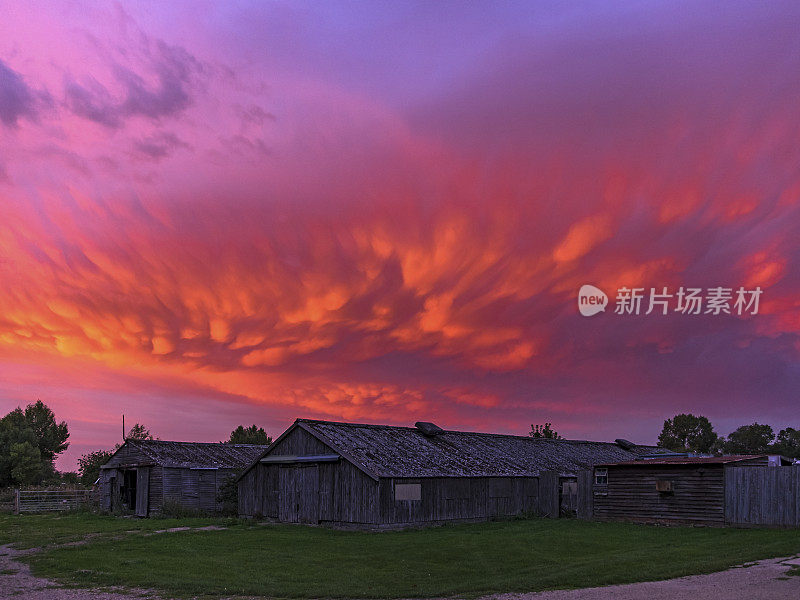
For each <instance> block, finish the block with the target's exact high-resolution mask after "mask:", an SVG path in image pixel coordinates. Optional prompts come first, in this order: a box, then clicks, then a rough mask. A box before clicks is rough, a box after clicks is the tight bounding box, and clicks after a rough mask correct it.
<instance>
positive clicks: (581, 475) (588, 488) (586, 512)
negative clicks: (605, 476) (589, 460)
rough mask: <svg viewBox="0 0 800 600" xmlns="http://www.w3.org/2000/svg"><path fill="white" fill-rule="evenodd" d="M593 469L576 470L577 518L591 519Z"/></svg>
mask: <svg viewBox="0 0 800 600" xmlns="http://www.w3.org/2000/svg"><path fill="white" fill-rule="evenodd" d="M593 487H594V471H593V470H592V469H586V470H583V471H578V518H579V519H591V518H592V516H593V502H594V490H593Z"/></svg>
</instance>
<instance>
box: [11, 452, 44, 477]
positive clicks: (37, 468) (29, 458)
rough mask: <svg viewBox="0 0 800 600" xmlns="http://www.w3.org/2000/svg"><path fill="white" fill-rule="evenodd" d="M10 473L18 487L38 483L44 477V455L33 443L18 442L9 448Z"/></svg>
mask: <svg viewBox="0 0 800 600" xmlns="http://www.w3.org/2000/svg"><path fill="white" fill-rule="evenodd" d="M9 466H10V470H9V473H10V475H11V479H12V481H13V482H14V483H16V484H17V485H31V484H34V483H38V482H39V481H40V480H41V477H42V468H43V463H42V453H41V451H40V450H39V448H37V447H36V446H35V445H33V444H32V443H31V442H18V443H16V444H11V447H10V448H9Z"/></svg>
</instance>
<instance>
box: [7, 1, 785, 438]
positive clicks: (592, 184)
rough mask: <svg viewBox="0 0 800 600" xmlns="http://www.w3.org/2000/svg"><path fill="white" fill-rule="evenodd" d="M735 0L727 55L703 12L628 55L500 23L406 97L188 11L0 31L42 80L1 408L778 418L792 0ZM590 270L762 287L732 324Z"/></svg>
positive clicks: (201, 419)
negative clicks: (738, 4)
mask: <svg viewBox="0 0 800 600" xmlns="http://www.w3.org/2000/svg"><path fill="white" fill-rule="evenodd" d="M745 13H746V11H744V12H741V13H737V14H738V15H739V16H738V17H736V15H734V16H733V17H731V16H726V17H725V18H726V19H730V20H731V23H729V25H730V26H731V27H732V28H733V30H734V32H736V31H738V32H739V33H741V35H738V36H737V35H733V34H731V35H732V38H731V39H733V38H736V45H735V46H734V45H733V42H732V41H731V40H729V39H727V38H726V37H724V36H723V37H720V38H715V39H717V43H718V44H721V46H720V48H723V49H725V48H730V52H721V51H720V48H717V49H716V50H715V51H714V52H712V50H714V48H713V47H709V46H708V44H712V46H713V42H709V41H707V39H706V38H708V37H709V36H708V35H707V33H708V27H709V26H713V23H714V22H715V21H714V19H716V18H717V17H715V16H714V15H706V17H705V18H706V19H707V22H706V25H705V27H700V26H699V25H698V24H697V23H695V24H694V25H693V27H690V28H688V29H686V30H685V31H684V30H681V29H680V28H679V27H678V26H677V25H676V28H675V30H672V29H671V28H670V27H667V28H666V29H664V30H663V31H654V32H651V33H652V36H650V37H647V38H646V39H645V38H643V39H641V40H638V41H637V42H636V45H637V46H636V47H637V48H639V50H637V52H631V50H630V48H629V47H628V46H626V45H625V43H623V42H621V41H620V40H621V39H622V38H621V37H620V36H618V35H617V32H615V28H616V27H617V24H616V22H613V23H612V22H608V23H606V22H605V21H603V20H600V21H597V20H594V21H593V23H594V26H596V27H597V31H596V35H594V36H590V37H588V38H587V37H586V35H585V33H586V29H585V27H586V25H585V23H583V21H581V19H580V18H578V19H577V21H574V22H572V21H569V20H567V21H564V22H563V23H566V25H563V27H565V29H564V30H563V31H558V32H556V33H555V34H552V35H555V38H554V39H551V40H550V41H548V42H547V43H545V42H543V41H542V40H543V39H544V38H542V37H540V36H529V35H519V36H509V37H508V38H507V39H504V40H500V42H498V43H496V44H492V45H491V48H492V50H490V51H487V52H486V55H485V56H484V60H483V61H482V62H480V63H469V64H468V65H467V64H466V63H465V64H464V65H462V66H461V67H459V69H460V71H459V72H461V73H462V75H463V77H460V78H459V81H458V82H452V83H451V85H449V86H445V88H441V89H439V88H437V90H436V93H433V92H431V93H429V94H427V95H426V100H425V102H423V103H419V104H417V105H414V106H407V107H398V106H396V105H395V104H393V103H392V102H388V101H386V99H385V98H383V97H382V96H381V94H380V93H377V92H369V91H365V89H364V88H363V87H359V86H357V85H351V82H352V79H351V78H349V77H348V76H347V73H346V72H345V71H346V68H347V65H349V64H351V63H352V60H353V59H352V57H350V58H348V57H347V56H344V55H342V56H338V55H337V56H332V57H331V60H332V61H334V62H335V61H337V60H338V61H339V62H338V63H336V64H337V69H334V71H335V72H336V73H338V74H339V75H338V77H339V79H337V78H335V77H330V76H325V77H323V76H321V75H315V76H311V75H309V74H308V73H307V72H305V71H304V70H303V69H300V68H299V67H298V68H297V69H295V70H291V69H288V70H287V68H286V65H285V64H283V63H281V64H279V65H278V66H275V65H272V64H271V63H269V61H268V59H264V60H265V61H267V62H265V63H264V64H258V65H256V67H253V66H252V65H250V66H248V64H249V63H247V62H246V61H244V60H242V61H241V62H238V63H237V62H236V60H235V58H236V53H237V52H239V51H240V50H237V49H236V48H237V46H236V44H234V43H230V44H228V46H226V47H227V48H229V50H227V52H229V54H227V55H226V57H225V61H227V62H225V61H223V60H222V59H220V58H219V57H217V56H215V55H214V53H213V52H210V51H209V48H212V49H214V48H216V46H217V45H218V42H219V40H218V39H217V38H215V37H214V36H215V35H216V34H215V33H214V32H213V31H211V30H207V29H204V28H203V27H200V26H198V27H199V28H198V29H193V26H191V27H190V26H189V25H187V27H186V29H185V31H188V32H191V35H189V34H186V35H188V37H184V38H183V39H182V40H181V41H175V40H170V41H169V42H167V41H165V40H164V39H162V38H161V37H160V36H163V35H164V34H163V33H162V34H156V33H154V32H152V31H144V30H143V29H142V28H141V27H140V26H138V25H137V21H136V19H134V18H133V17H130V16H128V15H126V14H122V16H120V15H119V14H117V13H110V14H109V13H105V12H103V11H100V12H98V13H97V14H91V15H89V16H86V17H80V18H78V17H74V16H73V17H71V18H72V19H73V21H70V23H71V25H72V29H71V32H72V33H70V34H69V35H67V34H65V33H64V30H63V29H62V27H61V25H60V24H58V23H51V22H49V21H47V19H43V21H42V25H41V27H43V28H49V29H47V32H48V34H49V39H51V40H52V45H53V47H55V48H62V47H63V48H65V49H67V48H68V49H69V51H68V52H67V50H64V51H63V52H62V53H60V54H58V53H55V52H49V51H47V50H46V49H45V50H42V49H41V48H33V47H32V49H31V50H30V53H29V54H27V55H23V53H21V52H16V53H14V52H12V51H10V50H9V49H8V48H2V47H0V51H2V52H6V54H7V55H8V56H11V57H12V58H9V60H8V62H7V63H4V64H8V65H10V66H8V67H3V66H2V65H0V68H7V69H9V72H10V73H12V74H13V76H14V78H15V79H13V81H15V82H18V83H19V84H22V85H25V86H26V87H25V88H24V89H26V90H28V93H29V94H33V95H32V96H31V97H35V94H34V92H31V91H30V90H32V89H37V90H44V92H43V93H46V94H48V95H49V96H50V97H52V98H54V99H56V100H54V101H53V102H52V103H51V104H50V105H49V107H48V110H46V111H41V112H40V113H38V114H37V119H36V120H35V121H33V120H31V119H29V118H26V117H28V116H30V115H27V114H26V113H24V112H19V109H14V112H13V113H12V112H8V114H9V115H11V114H13V115H14V116H13V120H11V117H9V122H8V123H7V122H6V118H5V117H2V119H3V122H4V125H7V127H6V128H5V129H6V131H9V132H10V133H9V134H8V135H5V136H4V137H3V138H0V150H2V155H1V156H2V160H3V163H4V165H5V170H6V173H7V176H6V179H5V183H3V182H2V180H0V190H2V202H3V221H2V223H0V279H2V282H3V285H2V286H1V287H0V366H1V367H4V369H5V373H6V374H7V376H8V378H7V381H8V382H12V383H8V384H7V387H6V388H5V389H3V390H0V393H1V394H2V395H0V399H2V398H5V399H6V400H3V401H4V402H5V404H8V406H9V408H10V407H12V405H15V404H16V403H17V402H26V401H27V395H41V396H42V397H43V399H45V397H48V398H50V399H51V400H52V403H53V404H55V405H56V408H57V409H58V408H59V406H60V407H63V411H62V412H64V413H68V414H61V413H59V416H60V417H61V418H67V419H68V420H70V419H74V420H76V421H79V422H80V430H79V431H80V436H79V439H77V440H76V443H77V444H81V445H82V446H81V447H88V444H90V443H92V439H93V438H92V435H96V436H97V437H96V438H94V439H97V440H98V443H99V442H100V441H102V442H103V443H106V440H108V439H110V438H109V436H112V435H113V436H114V438H113V439H116V430H117V429H118V426H117V420H118V418H119V413H121V412H126V413H127V414H128V415H129V418H132V419H133V420H143V421H146V422H147V423H148V425H150V426H151V427H152V428H153V429H154V430H156V431H157V432H158V433H159V435H161V436H162V437H185V438H188V437H193V436H198V435H199V436H200V437H202V438H203V439H220V438H222V437H224V435H226V433H227V431H229V430H230V429H231V428H232V427H233V426H235V425H237V424H239V422H240V421H241V422H245V421H256V422H259V423H263V424H265V425H267V426H268V427H270V428H271V430H272V431H274V432H277V429H278V428H280V427H281V426H282V425H284V424H285V423H286V422H287V421H288V420H290V419H291V418H294V417H296V416H318V417H324V418H334V419H347V420H367V421H391V422H396V423H407V422H413V421H414V420H419V419H420V418H425V419H434V420H439V421H441V422H442V423H443V424H444V425H445V426H450V427H457V426H462V427H473V428H480V429H496V430H506V431H515V432H524V431H526V430H527V428H528V426H529V424H530V422H537V421H544V420H548V421H552V422H553V423H555V424H556V426H557V428H558V429H559V431H560V432H561V433H563V434H567V435H571V436H579V437H594V438H614V437H619V436H620V435H622V436H623V437H634V438H637V439H641V441H652V438H653V437H654V436H655V434H656V433H657V430H658V427H659V426H660V423H661V421H663V419H664V418H666V417H668V416H671V415H672V414H674V413H676V412H680V411H695V412H704V413H707V414H708V415H709V416H710V417H711V418H712V420H715V419H716V420H718V421H719V423H720V425H719V427H720V428H721V429H724V428H725V427H728V426H735V425H738V424H740V423H738V422H736V421H737V420H739V419H749V420H752V419H753V418H755V417H756V416H759V418H763V419H767V418H772V419H775V420H776V424H778V423H779V422H780V423H784V422H787V419H789V418H790V416H791V415H793V414H794V412H793V411H794V410H795V402H796V399H795V397H794V393H795V392H794V390H796V388H797V384H798V382H800V370H799V369H798V367H797V356H798V355H797V353H798V351H799V350H800V339H799V338H798V330H799V328H800V321H798V318H797V314H798V308H800V307H799V306H798V303H800V301H799V300H798V298H800V295H798V292H800V289H798V288H800V280H798V279H797V277H796V276H795V275H794V273H796V272H797V268H796V266H797V263H798V259H800V249H799V248H798V245H797V242H796V239H795V237H796V236H795V235H794V228H793V224H794V223H797V222H798V219H800V214H798V211H800V208H799V204H798V201H800V177H799V176H798V173H800V169H798V167H799V166H800V152H799V151H798V150H797V147H796V143H795V140H796V139H797V138H796V136H797V133H798V131H797V127H798V126H797V123H796V120H795V119H793V118H791V117H792V115H793V113H794V111H795V110H796V108H795V107H796V105H797V100H798V99H800V98H798V96H800V81H798V79H797V75H796V73H798V72H800V69H796V68H795V67H798V66H800V65H797V64H795V63H796V60H794V58H792V57H795V58H796V57H797V56H798V55H797V54H792V53H791V52H788V51H787V50H788V49H790V48H791V44H793V43H795V42H793V41H792V40H793V37H792V36H787V35H784V34H785V33H786V31H788V27H787V26H785V23H786V22H787V21H791V20H792V19H793V18H794V16H793V15H788V16H787V15H783V16H780V15H777V16H774V19H776V20H777V21H779V22H780V23H777V22H774V21H773V20H770V19H769V18H767V17H759V18H758V19H756V20H748V19H746V18H745V17H746V16H747V15H746V14H745ZM644 16H646V15H644ZM644 16H642V15H639V16H637V15H631V14H627V15H626V18H628V19H634V20H636V19H641V18H644ZM287 18H288V17H287ZM692 18H693V19H694V18H695V17H692ZM697 18H698V19H700V21H701V23H700V24H701V25H702V19H703V17H702V15H701V16H699V17H697ZM659 22H668V21H659ZM647 23H651V21H647ZM781 23H783V24H781ZM709 24H710V25H709ZM773 25H775V26H777V30H775V29H773V31H777V32H778V34H780V35H775V36H773V37H772V38H770V39H771V40H772V41H771V42H770V44H769V45H768V47H767V48H766V49H765V48H764V46H763V45H762V43H761V37H760V36H759V35H756V33H757V32H758V31H761V30H762V29H769V28H770V27H772V26H773ZM536 26H537V27H540V26H541V27H543V28H546V27H545V25H544V24H542V25H539V24H537V25H536ZM20 27H23V25H20ZM390 29H391V28H390ZM75 31H77V32H78V34H77V35H76V34H75V33H74V32H75ZM287 31H293V29H292V28H288V29H287ZM726 31H727V30H726ZM297 32H298V33H297V35H298V36H299V38H298V39H293V40H292V41H291V44H289V42H287V44H289V45H290V46H292V48H299V49H301V50H302V49H303V48H306V45H311V42H309V41H308V40H305V39H304V38H303V35H304V34H303V29H302V28H301V27H300V28H297ZM748 32H749V33H748ZM700 33H702V35H701V34H700ZM392 35H402V32H401V33H399V34H398V33H391V32H389V33H387V36H388V39H387V42H386V43H387V44H389V45H391V43H392V38H391V36H392ZM725 35H727V34H725ZM720 36H722V33H721V34H720ZM711 37H713V36H711ZM117 38H119V40H121V41H118V39H117ZM576 40H585V41H581V42H580V44H578V45H577V46H575V45H574V44H577V43H578V42H577V41H576ZM395 41H397V40H395ZM265 43H266V42H265ZM304 44H306V45H304ZM782 44H783V45H782ZM562 46H563V47H565V48H566V47H569V48H573V50H574V53H573V54H568V53H567V54H564V53H562V52H560V51H555V50H552V49H553V48H556V49H558V48H561V47H562ZM20 47H21V46H20ZM230 48H233V49H232V50H231V49H230ZM686 48H690V49H691V52H685V50H686ZM273 50H274V51H275V52H274V53H275V54H278V55H279V54H280V52H279V50H280V48H276V49H273ZM338 51H339V52H343V53H347V52H350V50H349V49H340V50H338ZM785 51H786V52H785ZM309 52H310V51H309ZM665 53H667V54H665ZM669 53H672V54H674V56H673V57H672V58H670V59H669V60H666V59H665V58H664V57H665V56H667V55H669ZM0 56H5V55H3V54H0ZM265 56H267V57H269V56H272V54H269V53H267V54H265ZM777 56H781V57H782V60H770V59H771V58H775V57H777ZM306 59H307V57H303V56H299V55H298V56H297V57H296V60H297V64H298V65H300V64H305V61H306ZM512 59H513V60H512ZM584 59H585V60H584ZM248 60H249V59H248ZM287 60H288V59H287ZM587 61H588V62H587ZM84 65H89V67H86V66H84ZM513 65H523V66H524V69H523V70H522V71H520V70H519V68H517V67H514V66H513ZM623 67H624V68H623ZM11 69H13V70H11ZM2 73H3V72H2V71H0V75H2ZM654 73H655V75H654ZM656 75H657V76H656ZM708 80H714V81H716V82H717V83H718V84H719V85H718V86H717V87H716V88H715V90H713V91H711V92H705V91H704V89H703V87H702V85H701V84H703V85H704V83H703V82H706V81H708ZM741 81H751V82H753V84H754V85H752V86H743V87H742V89H740V87H739V86H740V85H741V84H740V82H741ZM757 82H760V83H761V84H760V85H755V83H757ZM15 85H16V84H15ZM375 85H376V86H377V84H375ZM417 85H422V84H417ZM429 85H430V86H432V87H434V84H433V83H432V82H429ZM30 86H33V87H30ZM727 86H734V87H735V88H736V90H738V91H737V93H736V94H733V93H728V92H730V89H729V87H727ZM377 87H379V86H377ZM377 87H376V88H375V89H377ZM0 89H6V88H5V87H2V88H0ZM726 90H727V91H726ZM2 98H5V96H1V97H0V110H7V109H6V108H5V107H6V106H12V105H13V106H17V104H12V103H7V104H3V102H5V100H2ZM0 114H6V113H0ZM35 114H36V113H35ZM590 282H591V283H593V284H596V285H597V286H599V287H600V288H601V289H603V290H605V291H607V292H609V295H611V296H613V291H615V290H616V289H617V288H618V287H621V286H629V287H631V286H638V287H645V288H649V287H659V288H660V287H663V286H669V287H672V288H677V287H679V286H681V285H687V286H702V287H711V286H717V285H725V286H730V287H738V286H739V285H744V286H746V287H754V286H757V285H758V286H761V287H762V288H763V289H764V290H765V291H764V296H763V301H762V306H761V314H759V315H756V316H754V317H742V318H738V317H733V316H732V317H712V316H705V317H704V316H700V317H697V318H692V317H687V316H682V315H669V316H648V317H639V318H636V317H630V318H625V317H620V316H614V315H613V310H612V306H609V310H607V311H606V314H603V315H597V316H596V317H593V318H592V319H591V320H587V319H585V318H583V317H581V316H580V315H579V314H578V312H577V310H576V308H575V294H576V293H577V290H578V289H579V288H580V286H581V285H583V284H584V283H590ZM59 381H60V382H61V383H59ZM13 382H17V383H16V384H14V383H13ZM14 386H16V387H14ZM81 396H83V397H84V398H85V399H84V400H82V401H79V398H80V397H81ZM754 398H761V399H764V398H766V400H764V401H761V402H759V403H758V408H757V410H758V411H760V412H759V413H758V415H757V414H756V412H754V411H755V410H756V409H755V408H754V406H755V404H754ZM32 399H35V398H32ZM109 399H113V400H109ZM164 404H167V405H168V408H169V410H164V409H163V405H164ZM0 407H3V408H4V407H5V405H0ZM159 407H161V408H159ZM137 411H138V414H142V413H144V417H147V419H145V418H144V417H142V418H139V417H137V416H134V415H136V414H137ZM57 412H58V411H57ZM189 424H191V427H190V426H189ZM787 424H789V423H788V422H787ZM215 427H217V428H216V429H215ZM226 428H227V430H225V429H226ZM92 432H95V433H94V434H93V433H92ZM723 432H724V431H723Z"/></svg>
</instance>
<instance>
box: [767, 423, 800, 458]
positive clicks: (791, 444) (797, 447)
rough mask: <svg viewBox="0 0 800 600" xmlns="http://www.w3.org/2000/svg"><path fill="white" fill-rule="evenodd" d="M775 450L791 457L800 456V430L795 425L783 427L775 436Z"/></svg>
mask: <svg viewBox="0 0 800 600" xmlns="http://www.w3.org/2000/svg"><path fill="white" fill-rule="evenodd" d="M773 451H774V452H775V453H776V454H782V455H783V456H788V457H790V458H800V430H798V429H795V428H794V427H787V428H786V429H781V430H780V432H779V433H778V437H776V438H775V445H774V446H773Z"/></svg>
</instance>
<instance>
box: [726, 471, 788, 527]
mask: <svg viewBox="0 0 800 600" xmlns="http://www.w3.org/2000/svg"><path fill="white" fill-rule="evenodd" d="M725 521H726V522H727V523H728V524H731V525H743V526H748V525H767V526H774V527H800V465H794V466H786V467H750V466H744V467H738V466H728V467H726V468H725Z"/></svg>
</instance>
